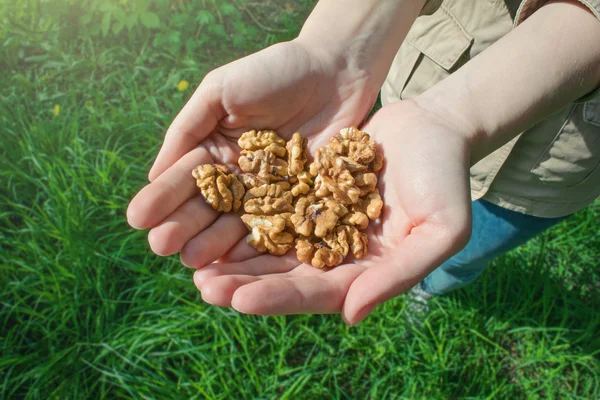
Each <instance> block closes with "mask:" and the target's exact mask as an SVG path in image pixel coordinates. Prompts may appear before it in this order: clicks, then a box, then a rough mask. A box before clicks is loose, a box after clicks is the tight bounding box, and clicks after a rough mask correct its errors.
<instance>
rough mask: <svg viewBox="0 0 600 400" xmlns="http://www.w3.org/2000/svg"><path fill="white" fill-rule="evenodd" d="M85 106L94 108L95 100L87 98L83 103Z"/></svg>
mask: <svg viewBox="0 0 600 400" xmlns="http://www.w3.org/2000/svg"><path fill="white" fill-rule="evenodd" d="M83 106H84V107H85V108H92V107H93V106H94V102H93V101H91V100H86V101H85V103H83Z"/></svg>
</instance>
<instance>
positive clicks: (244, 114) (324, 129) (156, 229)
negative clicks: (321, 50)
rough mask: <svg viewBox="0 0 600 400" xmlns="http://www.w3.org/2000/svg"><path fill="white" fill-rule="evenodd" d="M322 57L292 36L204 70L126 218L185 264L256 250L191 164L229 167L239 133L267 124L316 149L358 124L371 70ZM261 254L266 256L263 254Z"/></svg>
mask: <svg viewBox="0 0 600 400" xmlns="http://www.w3.org/2000/svg"><path fill="white" fill-rule="evenodd" d="M336 63H338V60H324V59H322V58H319V57H317V56H315V55H314V54H311V53H310V52H309V51H307V50H306V49H305V48H304V47H302V46H301V45H300V44H298V43H296V42H289V43H285V44H279V45H276V46H273V47H271V48H269V49H266V50H263V51H262V52H259V53H257V54H254V55H251V56H249V57H246V58H244V59H241V60H239V61H236V62H234V63H231V64H229V65H226V66H224V67H221V68H219V69H217V70H215V71H214V72H212V73H210V74H209V75H208V76H207V77H206V79H205V80H204V81H203V82H202V84H201V85H200V87H199V88H198V90H197V91H196V93H195V94H194V96H193V97H192V98H191V99H190V101H189V102H188V104H187V105H186V106H185V107H184V109H183V110H182V111H181V113H180V114H179V115H178V116H177V118H176V119H175V121H174V122H173V124H172V125H171V127H170V128H169V131H168V132H167V135H166V137H165V142H164V144H163V146H162V149H161V151H160V153H159V155H158V157H157V160H156V161H155V164H154V166H153V168H152V170H151V171H150V174H149V179H150V181H151V183H150V184H149V185H147V186H146V187H144V188H143V189H142V190H141V191H140V192H139V193H138V194H137V195H136V197H135V198H134V199H133V200H132V202H131V204H130V206H129V208H128V220H129V222H130V224H131V225H132V226H134V227H136V228H151V230H150V232H149V235H148V240H149V242H150V245H151V247H152V249H153V251H154V252H155V253H157V254H160V255H170V254H174V253H177V252H181V259H182V261H183V263H184V264H186V265H188V266H191V267H196V268H199V267H203V266H205V265H208V264H210V263H212V262H214V261H215V260H217V259H219V258H222V257H223V256H224V255H226V257H227V258H228V259H230V260H246V259H248V258H251V257H254V256H256V254H255V252H254V251H253V250H252V249H249V248H248V246H247V245H245V243H244V240H243V238H244V236H245V234H246V233H247V232H246V229H245V227H244V226H243V225H242V223H241V221H240V219H239V216H237V215H232V214H225V215H219V214H218V213H217V212H215V211H214V210H212V209H211V208H210V207H209V206H207V205H206V203H205V202H204V201H203V199H202V198H200V197H199V196H198V191H197V189H196V188H195V184H194V181H193V179H192V178H191V171H192V169H193V168H194V167H195V166H197V165H199V164H206V163H223V164H228V165H230V166H232V167H234V166H235V164H236V160H237V157H238V154H239V153H238V148H237V145H236V141H237V138H238V137H239V135H240V134H241V133H242V132H244V131H246V130H249V129H252V128H270V129H275V130H277V131H278V132H279V133H280V134H281V135H282V136H284V137H286V138H289V137H291V135H292V133H293V132H295V131H299V132H302V133H303V134H304V135H305V136H308V137H310V138H311V140H310V145H311V148H312V149H314V148H315V147H316V146H319V145H321V144H322V143H324V142H325V141H326V140H327V139H328V138H329V137H330V136H333V135H334V134H335V133H336V132H337V131H338V130H339V129H341V128H343V127H346V126H350V125H357V124H359V123H360V122H361V121H362V119H364V117H365V116H366V114H367V112H368V111H369V110H370V108H371V107H372V104H373V103H374V101H375V98H376V95H377V88H376V87H373V86H372V84H371V83H370V82H369V77H368V76H365V75H361V74H359V73H357V72H352V71H348V70H346V69H344V68H343V67H340V65H336ZM261 260H262V259H261Z"/></svg>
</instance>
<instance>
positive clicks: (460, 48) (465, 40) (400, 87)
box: [384, 5, 473, 101]
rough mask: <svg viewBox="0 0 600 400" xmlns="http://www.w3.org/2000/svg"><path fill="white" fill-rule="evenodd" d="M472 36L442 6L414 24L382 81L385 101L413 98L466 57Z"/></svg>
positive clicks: (462, 61)
mask: <svg viewBox="0 0 600 400" xmlns="http://www.w3.org/2000/svg"><path fill="white" fill-rule="evenodd" d="M472 44H473V38H472V37H471V36H470V35H469V34H468V33H467V32H466V31H465V30H464V29H463V27H462V25H461V24H460V23H459V22H458V20H457V19H456V16H455V15H454V14H452V12H451V11H450V10H449V9H448V8H447V7H445V6H444V5H442V6H441V7H439V8H438V9H437V10H436V11H435V12H434V13H433V14H430V15H422V16H420V17H419V18H417V20H416V21H415V23H414V24H413V26H412V28H411V30H410V32H409V33H408V35H407V37H406V39H405V41H404V43H403V44H402V46H400V50H399V51H398V53H397V54H396V57H395V58H394V62H393V64H392V67H391V69H390V73H389V74H388V77H387V79H386V82H385V84H384V92H386V93H392V94H393V96H389V98H388V101H393V100H397V99H408V98H412V97H415V96H417V95H419V94H421V93H422V92H424V91H425V90H427V89H429V88H430V87H431V86H433V85H435V84H436V83H438V82H440V81H441V80H443V79H444V78H446V77H447V76H448V75H450V73H451V72H453V71H454V70H456V69H457V68H458V67H460V66H461V65H463V64H464V63H465V62H466V61H467V60H468V51H469V49H470V48H471V45H472Z"/></svg>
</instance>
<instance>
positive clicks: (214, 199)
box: [192, 164, 244, 212]
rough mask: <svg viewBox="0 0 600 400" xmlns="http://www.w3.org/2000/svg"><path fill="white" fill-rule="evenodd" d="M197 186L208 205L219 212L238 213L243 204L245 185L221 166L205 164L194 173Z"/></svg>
mask: <svg viewBox="0 0 600 400" xmlns="http://www.w3.org/2000/svg"><path fill="white" fill-rule="evenodd" d="M192 175H193V177H194V178H196V185H197V186H198V187H199V188H200V192H201V193H202V196H203V197H204V199H205V200H206V202H207V203H208V204H210V205H211V206H212V208H214V209H215V210H217V211H224V212H229V211H232V210H233V211H237V210H238V209H239V208H240V206H241V204H242V201H241V200H242V197H243V196H244V185H242V183H241V182H240V181H239V180H238V179H237V177H236V176H235V175H234V174H232V173H231V171H230V170H229V168H227V167H226V166H224V165H221V164H204V165H200V166H198V167H196V168H195V169H194V170H193V171H192Z"/></svg>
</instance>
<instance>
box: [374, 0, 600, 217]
mask: <svg viewBox="0 0 600 400" xmlns="http://www.w3.org/2000/svg"><path fill="white" fill-rule="evenodd" d="M543 3H545V2H544V1H535V0H533V1H532V0H525V1H518V0H506V1H502V0H478V1H467V0H444V1H443V2H442V1H439V0H430V1H428V3H427V4H426V6H425V7H424V8H423V11H422V12H421V15H420V16H419V18H417V20H416V22H415V23H414V25H413V27H412V28H411V30H410V32H409V34H408V36H407V38H406V40H405V42H404V44H403V45H402V46H401V48H400V50H399V51H398V54H397V55H396V57H395V59H394V63H393V64H392V67H391V69H390V72H389V74H388V76H387V78H386V81H385V83H384V85H383V87H382V90H381V98H382V102H383V104H384V105H385V104H387V103H390V102H393V101H397V100H401V99H408V98H411V97H414V96H417V95H419V94H420V93H422V92H423V91H425V90H427V89H428V88H430V87H431V86H433V85H435V84H436V83H438V82H439V81H441V80H442V79H444V78H446V77H447V76H449V75H450V74H451V73H452V72H454V71H456V70H457V69H458V68H460V67H461V66H462V65H464V64H465V63H466V62H467V61H468V60H469V59H471V58H473V57H475V56H476V55H477V54H479V53H481V52H482V51H484V50H485V49H486V48H488V47H489V46H490V45H491V44H492V43H494V42H495V41H496V40H498V39H500V38H502V36H504V35H506V34H507V33H508V32H510V30H512V29H513V28H514V27H515V26H517V25H518V24H519V23H520V22H522V21H523V20H524V19H525V18H527V17H528V16H529V15H531V14H532V13H533V12H535V10H536V9H538V8H539V7H541V6H542V5H543ZM582 3H583V4H585V5H586V6H587V7H588V8H590V10H592V11H593V12H594V14H595V15H596V16H597V17H598V18H599V19H600V0H582ZM599 93H600V89H599V90H596V91H595V92H593V93H590V94H589V95H587V96H585V97H584V98H581V99H579V101H577V102H575V103H572V104H568V105H567V106H565V107H564V108H563V109H561V110H559V111H558V112H556V113H554V114H552V115H551V116H549V117H548V118H546V119H545V120H544V121H542V122H540V123H539V124H537V125H535V126H534V127H532V128H531V129H529V130H527V131H525V132H522V133H521V134H519V135H518V136H517V137H515V138H514V139H513V140H511V141H510V142H509V143H507V144H506V145H504V146H502V147H501V148H499V149H497V150H496V151H495V152H493V153H492V154H490V155H488V156H487V157H486V158H484V159H483V160H481V161H479V162H478V163H477V164H475V165H474V166H473V167H472V168H471V196H472V199H473V200H477V199H480V198H484V199H486V200H488V201H490V202H492V203H495V204H497V205H499V206H501V207H504V208H507V209H510V210H514V211H518V212H522V213H526V214H530V215H535V216H539V217H548V218H550V217H560V216H564V215H568V214H571V213H573V212H575V211H577V210H579V209H581V208H583V207H585V206H586V205H588V204H590V203H591V202H592V201H594V199H595V198H596V197H598V196H599V195H600V96H598V94H599ZM449 106H451V105H449Z"/></svg>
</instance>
